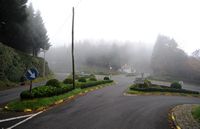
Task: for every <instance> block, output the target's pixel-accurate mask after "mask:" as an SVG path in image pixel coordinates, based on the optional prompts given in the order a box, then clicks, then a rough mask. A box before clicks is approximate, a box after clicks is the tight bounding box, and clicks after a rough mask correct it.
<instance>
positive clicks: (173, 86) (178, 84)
mask: <svg viewBox="0 0 200 129" xmlns="http://www.w3.org/2000/svg"><path fill="white" fill-rule="evenodd" d="M170 87H171V88H174V89H182V86H181V84H180V83H178V82H172V83H171V85H170Z"/></svg>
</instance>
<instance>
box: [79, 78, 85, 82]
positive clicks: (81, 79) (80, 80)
mask: <svg viewBox="0 0 200 129" xmlns="http://www.w3.org/2000/svg"><path fill="white" fill-rule="evenodd" d="M78 81H79V82H86V79H85V78H84V77H81V78H79V79H78Z"/></svg>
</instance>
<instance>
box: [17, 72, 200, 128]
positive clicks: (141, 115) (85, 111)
mask: <svg viewBox="0 0 200 129" xmlns="http://www.w3.org/2000/svg"><path fill="white" fill-rule="evenodd" d="M113 79H114V80H115V81H116V82H118V83H117V84H116V85H114V86H109V87H105V88H103V89H100V90H96V91H93V92H90V93H88V94H87V95H85V96H82V97H79V98H77V99H75V100H74V101H72V102H70V103H63V104H61V105H59V106H57V107H55V108H53V109H51V110H48V111H46V112H44V113H42V114H40V115H38V116H36V117H34V118H33V119H31V120H29V121H27V122H26V123H24V124H22V125H20V126H18V127H17V129H30V128H33V129H169V128H170V127H169V123H168V111H169V110H170V109H171V108H172V107H174V106H175V105H178V104H184V103H200V99H199V98H192V97H191V98H186V97H176V96H123V92H124V91H125V90H126V89H127V88H128V86H129V85H130V84H131V82H132V78H128V77H125V76H115V77H113Z"/></svg>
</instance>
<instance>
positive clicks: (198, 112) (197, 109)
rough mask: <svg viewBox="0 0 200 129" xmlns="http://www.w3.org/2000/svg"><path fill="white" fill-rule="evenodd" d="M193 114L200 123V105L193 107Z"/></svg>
mask: <svg viewBox="0 0 200 129" xmlns="http://www.w3.org/2000/svg"><path fill="white" fill-rule="evenodd" d="M192 116H193V117H194V118H195V119H196V120H197V121H198V122H199V123H200V105H199V106H197V107H195V108H193V110H192Z"/></svg>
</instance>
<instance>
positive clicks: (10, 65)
mask: <svg viewBox="0 0 200 129" xmlns="http://www.w3.org/2000/svg"><path fill="white" fill-rule="evenodd" d="M43 61H44V60H43V58H39V57H33V56H30V55H27V54H25V53H23V52H20V51H17V50H15V49H13V48H11V47H8V46H5V45H4V44H2V43H0V81H1V83H2V82H6V81H9V82H19V81H20V78H21V77H22V76H23V75H24V73H25V72H26V70H27V69H28V68H31V67H35V68H37V70H38V71H39V73H40V74H39V76H42V73H43ZM49 73H50V70H49V67H48V64H47V62H46V75H48V74H49ZM0 86H2V84H0Z"/></svg>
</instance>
